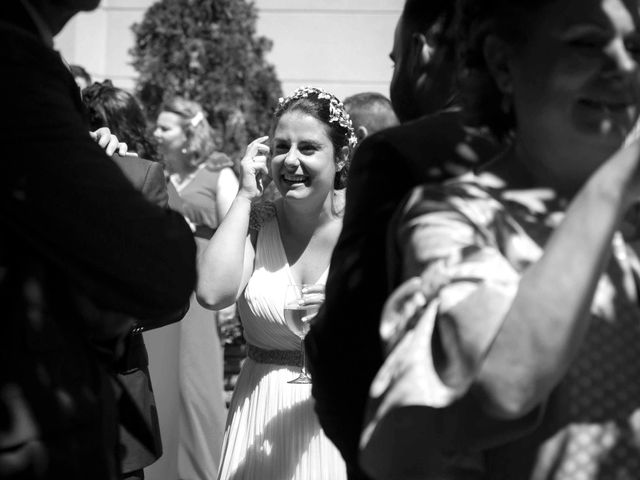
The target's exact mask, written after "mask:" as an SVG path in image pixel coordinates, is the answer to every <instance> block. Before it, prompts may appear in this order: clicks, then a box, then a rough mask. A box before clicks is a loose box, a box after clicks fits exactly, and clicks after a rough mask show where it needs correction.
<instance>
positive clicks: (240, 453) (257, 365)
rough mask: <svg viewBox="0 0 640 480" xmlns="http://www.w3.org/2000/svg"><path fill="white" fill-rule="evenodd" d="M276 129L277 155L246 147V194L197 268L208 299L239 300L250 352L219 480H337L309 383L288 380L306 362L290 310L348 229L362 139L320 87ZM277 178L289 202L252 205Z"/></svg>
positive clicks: (281, 116)
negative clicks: (296, 290)
mask: <svg viewBox="0 0 640 480" xmlns="http://www.w3.org/2000/svg"><path fill="white" fill-rule="evenodd" d="M274 123H275V125H274V127H273V130H272V132H273V133H272V139H271V141H270V142H269V144H270V145H271V148H272V149H273V152H272V155H271V156H270V155H269V153H270V150H271V148H270V147H269V146H268V145H267V139H268V138H269V137H266V136H265V137H260V138H258V139H256V140H254V141H253V142H252V143H250V144H249V146H248V147H247V152H246V155H245V157H244V159H243V160H242V178H241V187H240V190H239V192H238V195H237V196H236V198H235V200H234V201H233V203H232V205H231V208H230V209H229V212H228V214H227V216H226V217H225V218H224V220H223V222H222V224H221V225H220V227H219V228H218V230H217V231H216V233H215V235H214V236H213V238H212V239H211V241H210V243H209V246H208V247H207V249H206V251H205V252H204V255H203V256H202V257H201V258H200V261H199V270H200V278H199V281H198V290H197V291H198V298H199V300H200V302H201V303H203V304H204V305H207V306H208V307H210V308H214V309H219V308H224V307H226V306H228V305H230V304H233V303H234V302H236V301H237V302H238V308H239V309H240V316H241V319H242V323H243V326H244V336H245V339H246V341H247V344H248V354H249V355H248V358H247V360H246V361H245V363H244V365H243V367H242V371H241V373H240V377H239V378H238V383H237V385H236V390H235V392H234V395H233V398H232V400H231V406H230V408H229V417H228V419H227V426H226V430H225V438H224V446H223V452H222V460H221V467H220V471H219V474H218V478H219V479H234V480H239V479H255V478H260V479H265V480H268V479H274V480H276V479H277V480H285V479H296V480H304V479H314V480H315V479H319V480H321V479H327V480H340V479H344V478H346V471H345V466H344V463H343V461H342V458H341V457H340V454H339V453H338V451H337V449H336V448H335V447H334V446H333V444H332V443H331V442H330V441H329V440H328V439H327V437H326V436H325V435H324V433H323V432H322V430H321V428H320V425H319V423H318V420H317V418H316V415H315V413H314V410H313V399H312V397H311V385H310V384H291V383H288V382H289V381H291V380H293V379H294V378H296V376H297V375H298V374H299V373H300V368H301V365H302V363H303V361H302V355H301V353H300V338H299V337H298V336H297V335H296V334H295V333H294V331H292V330H291V329H290V328H289V327H288V326H287V324H286V322H285V318H284V304H285V291H286V288H287V285H289V284H313V285H324V282H325V280H326V277H327V271H328V268H329V260H330V257H331V253H332V250H333V247H334V246H335V243H336V241H337V239H338V234H339V233H340V229H341V227H342V218H341V212H339V211H337V210H336V203H335V199H336V192H335V190H336V189H341V188H343V187H344V180H345V173H346V167H347V163H348V159H349V154H350V149H351V147H352V145H353V142H354V140H355V137H354V135H353V128H352V127H351V121H350V120H349V116H348V114H347V113H346V112H345V110H344V107H343V105H342V103H341V102H340V101H339V100H338V99H337V98H336V97H334V96H333V95H331V94H328V93H326V92H324V91H322V90H320V89H317V88H313V87H304V88H300V89H298V90H296V91H295V92H294V93H293V94H292V95H291V96H289V97H286V98H283V99H281V100H280V105H279V106H278V108H277V109H276V113H275V119H274ZM271 180H272V181H273V182H274V183H275V185H276V187H277V188H278V190H279V192H280V193H281V198H279V199H277V200H276V201H275V202H274V203H261V204H255V203H254V202H255V200H257V199H259V198H260V196H261V195H262V192H263V191H264V187H265V185H266V183H267V182H268V181H271ZM316 292H317V293H315V294H314V295H310V296H309V297H308V300H307V301H308V303H309V304H315V305H316V306H317V305H318V304H319V303H321V302H322V301H323V300H324V291H323V289H322V288H321V287H320V288H319V289H317V291H316ZM318 292H319V293H318Z"/></svg>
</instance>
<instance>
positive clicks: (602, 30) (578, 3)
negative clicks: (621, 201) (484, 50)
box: [507, 0, 640, 180]
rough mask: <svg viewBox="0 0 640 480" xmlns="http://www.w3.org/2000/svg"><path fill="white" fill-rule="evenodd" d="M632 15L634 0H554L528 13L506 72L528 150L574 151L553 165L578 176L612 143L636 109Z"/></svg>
mask: <svg viewBox="0 0 640 480" xmlns="http://www.w3.org/2000/svg"><path fill="white" fill-rule="evenodd" d="M639 19H640V16H639V14H638V1H637V0H556V1H552V2H548V3H547V5H546V6H544V7H541V8H540V9H539V11H538V12H536V13H535V14H534V15H532V18H530V19H529V25H530V26H529V28H528V29H527V32H526V34H527V39H526V41H525V43H524V44H523V45H521V46H520V47H516V48H515V49H513V51H512V53H511V54H510V61H509V68H508V74H507V75H508V76H509V77H510V84H511V86H512V93H513V101H514V108H515V114H516V118H517V135H518V138H519V140H520V141H521V143H522V144H523V145H525V146H526V147H527V150H529V151H530V152H533V151H536V150H537V151H539V152H542V151H544V152H546V153H545V154H543V155H538V158H546V159H547V161H549V162H559V161H563V160H560V159H561V158H562V159H567V158H573V159H574V160H573V161H572V162H571V163H572V165H563V166H562V167H560V168H562V169H566V170H565V171H572V172H573V173H574V174H576V175H577V176H576V179H577V178H578V177H580V178H582V179H583V180H584V179H586V177H587V176H588V175H590V173H591V172H592V171H593V169H594V168H596V167H597V166H598V165H599V163H601V162H602V161H603V160H604V159H606V158H607V157H608V156H609V155H611V154H612V153H613V152H614V151H615V150H616V149H617V148H619V146H620V145H621V144H622V142H623V140H624V137H625V135H626V134H627V133H628V132H629V131H630V130H631V129H632V128H633V125H634V122H635V121H636V119H637V117H638V105H639V95H638V92H639V90H640V88H639V87H640V84H639V78H640V77H639V76H638V62H639V61H640V31H639V25H638V23H639ZM548 167H549V169H550V171H553V170H556V171H557V168H558V166H557V165H556V166H554V165H548Z"/></svg>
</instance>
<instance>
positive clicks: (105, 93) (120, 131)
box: [82, 80, 158, 161]
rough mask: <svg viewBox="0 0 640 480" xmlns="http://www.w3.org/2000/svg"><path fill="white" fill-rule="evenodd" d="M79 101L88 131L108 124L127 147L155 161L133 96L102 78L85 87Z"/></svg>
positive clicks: (145, 124)
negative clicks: (85, 111)
mask: <svg viewBox="0 0 640 480" xmlns="http://www.w3.org/2000/svg"><path fill="white" fill-rule="evenodd" d="M82 101H83V102H84V104H85V106H86V107H87V111H88V115H89V125H90V126H91V129H92V130H96V129H98V128H102V127H108V128H109V130H111V132H112V133H113V134H114V135H115V136H116V137H118V140H120V141H121V142H125V143H126V144H127V146H128V148H129V150H131V151H133V152H136V153H137V154H138V155H140V156H141V157H143V158H146V159H148V160H153V161H157V160H158V158H157V157H158V155H157V151H156V148H155V145H154V144H153V143H152V142H151V141H150V140H149V139H150V138H151V136H150V134H149V127H148V125H147V121H146V119H145V117H144V113H142V108H141V107H140V104H139V103H138V102H137V101H136V99H135V98H134V97H133V95H131V94H130V93H129V92H127V91H125V90H122V89H120V88H117V87H115V86H114V85H113V84H112V83H111V81H110V80H105V81H104V82H102V83H101V82H95V83H93V84H92V85H89V86H88V87H87V88H85V89H84V90H83V91H82Z"/></svg>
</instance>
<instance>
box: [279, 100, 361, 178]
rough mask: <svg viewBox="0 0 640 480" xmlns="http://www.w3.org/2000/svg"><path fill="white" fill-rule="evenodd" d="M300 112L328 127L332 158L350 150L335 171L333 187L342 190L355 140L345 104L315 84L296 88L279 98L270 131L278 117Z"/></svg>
mask: <svg viewBox="0 0 640 480" xmlns="http://www.w3.org/2000/svg"><path fill="white" fill-rule="evenodd" d="M292 111H300V112H303V113H306V114H307V115H311V116H312V117H314V118H316V119H318V120H320V121H321V122H322V123H324V124H325V125H327V127H329V139H330V140H331V143H332V145H333V152H334V157H335V159H337V158H338V157H339V155H340V152H342V149H343V148H344V147H347V148H348V149H349V154H348V155H347V156H346V159H345V163H344V164H343V165H342V168H341V169H340V170H339V171H337V172H336V178H335V180H334V184H333V186H334V188H335V189H336V190H340V189H343V188H345V187H346V186H347V176H348V173H349V163H350V159H351V153H352V149H353V146H354V145H355V142H356V139H355V135H354V133H353V126H352V125H351V119H350V118H349V114H348V113H347V111H346V110H345V109H344V105H343V104H342V102H340V100H338V99H337V97H335V96H334V95H331V94H330V93H327V92H325V91H323V90H320V89H317V88H315V87H302V88H299V89H297V90H296V91H295V92H294V93H293V94H292V95H290V96H289V97H286V98H284V99H281V102H280V105H279V106H278V108H277V109H276V111H275V114H274V121H273V126H272V129H271V130H272V135H271V136H272V138H273V131H274V130H275V128H276V126H277V125H278V120H280V118H281V117H282V116H283V115H284V114H285V113H288V112H292Z"/></svg>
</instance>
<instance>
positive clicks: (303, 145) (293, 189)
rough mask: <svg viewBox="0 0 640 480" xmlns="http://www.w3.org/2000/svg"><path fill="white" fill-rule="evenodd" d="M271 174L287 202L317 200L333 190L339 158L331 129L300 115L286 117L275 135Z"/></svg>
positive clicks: (297, 112)
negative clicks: (292, 200)
mask: <svg viewBox="0 0 640 480" xmlns="http://www.w3.org/2000/svg"><path fill="white" fill-rule="evenodd" d="M272 145H273V146H272V152H273V157H272V159H271V165H270V172H271V176H272V178H273V181H274V182H275V185H276V187H277V188H278V190H279V191H280V193H281V194H282V196H283V197H284V198H285V199H301V198H308V197H315V198H317V199H318V200H322V199H324V198H326V197H327V195H328V194H329V192H331V191H332V190H333V182H334V178H335V174H336V155H335V151H334V148H333V144H332V143H331V139H330V138H329V127H328V126H327V125H325V124H324V123H323V122H321V121H320V120H318V119H316V118H314V117H313V116H311V115H308V114H306V113H303V112H300V111H296V110H294V111H291V112H287V113H285V114H284V115H283V116H282V117H281V118H280V120H279V121H278V125H277V127H276V129H275V132H274V138H273V144H272Z"/></svg>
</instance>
